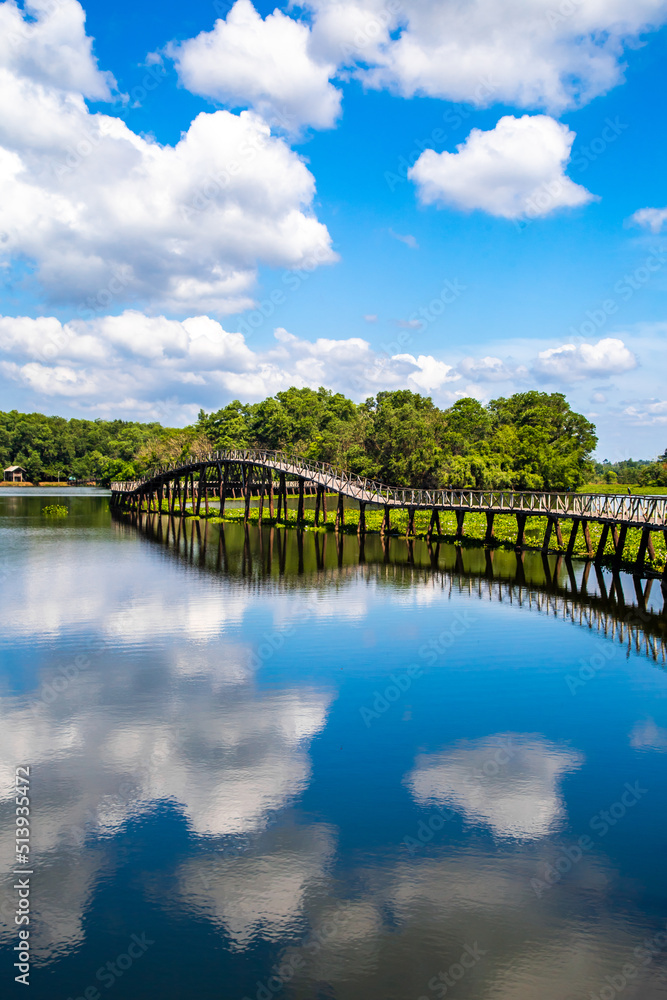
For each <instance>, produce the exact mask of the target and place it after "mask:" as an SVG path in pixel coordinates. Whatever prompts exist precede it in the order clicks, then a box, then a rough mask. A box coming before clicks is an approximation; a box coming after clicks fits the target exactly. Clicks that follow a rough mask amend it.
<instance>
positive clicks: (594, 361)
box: [533, 337, 637, 382]
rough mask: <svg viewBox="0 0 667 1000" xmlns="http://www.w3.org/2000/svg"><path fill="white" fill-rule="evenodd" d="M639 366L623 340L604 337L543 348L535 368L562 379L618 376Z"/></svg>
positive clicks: (543, 374)
mask: <svg viewBox="0 0 667 1000" xmlns="http://www.w3.org/2000/svg"><path fill="white" fill-rule="evenodd" d="M636 367H637V359H636V357H635V355H634V354H633V353H632V351H629V350H628V348H627V347H626V346H625V344H624V343H623V341H622V340H618V339H617V338H616V337H604V338H603V339H602V340H598V342H597V343H596V344H579V345H578V346H575V345H574V344H563V345H562V346H561V347H550V348H548V349H547V350H545V351H540V352H539V354H538V356H537V360H536V361H535V363H534V365H533V370H534V371H535V372H536V373H537V374H538V375H540V376H542V377H546V378H555V379H558V380H559V381H565V382H567V381H574V380H577V379H582V378H600V377H604V376H607V377H609V376H611V375H619V374H622V373H623V372H629V371H632V369H633V368H636Z"/></svg>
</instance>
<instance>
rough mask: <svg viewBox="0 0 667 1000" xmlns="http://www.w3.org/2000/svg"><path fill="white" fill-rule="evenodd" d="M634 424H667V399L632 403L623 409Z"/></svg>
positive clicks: (624, 413)
mask: <svg viewBox="0 0 667 1000" xmlns="http://www.w3.org/2000/svg"><path fill="white" fill-rule="evenodd" d="M623 415H624V416H625V417H629V418H630V420H631V421H632V423H633V424H639V425H645V426H651V425H661V424H667V400H665V399H649V400H641V401H638V402H637V403H631V404H630V405H629V406H626V407H625V409H624V410H623Z"/></svg>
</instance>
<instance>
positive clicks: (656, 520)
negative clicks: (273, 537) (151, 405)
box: [111, 450, 667, 585]
mask: <svg viewBox="0 0 667 1000" xmlns="http://www.w3.org/2000/svg"><path fill="white" fill-rule="evenodd" d="M288 479H289V480H290V481H291V482H296V483H297V484H298V487H297V488H298V506H297V516H296V523H297V525H300V524H303V523H304V498H305V494H306V490H307V488H310V489H311V490H313V489H314V490H315V494H316V497H317V499H316V506H315V523H316V524H318V523H319V519H320V517H321V516H322V515H323V514H324V515H326V495H327V493H335V494H337V496H338V504H337V510H336V520H335V527H336V528H342V527H343V525H344V523H345V509H344V500H345V498H346V497H347V498H349V499H351V500H355V501H356V502H357V503H358V504H359V522H358V531H359V533H360V534H363V533H364V532H365V531H366V507H367V505H368V504H373V505H377V506H380V507H382V508H383V510H384V516H383V520H382V527H381V529H380V530H381V532H382V533H386V532H388V531H389V530H390V529H391V514H392V511H395V510H407V512H408V528H407V534H408V535H413V534H414V531H415V528H414V518H415V513H416V512H417V511H418V510H426V511H430V513H431V519H430V524H429V529H428V536H429V537H431V536H432V535H433V534H438V535H439V534H440V533H441V532H440V514H441V513H444V512H453V513H454V514H455V515H456V523H457V532H456V534H457V537H462V536H463V534H464V522H465V516H466V514H467V513H483V514H485V515H486V537H485V541H486V542H487V543H489V544H491V543H492V542H493V538H494V527H493V525H494V518H495V516H496V515H497V514H511V515H514V516H515V517H516V522H517V535H516V547H517V548H523V547H524V545H525V529H526V519H527V518H528V517H544V518H545V519H546V526H545V532H544V539H543V543H542V551H544V552H547V551H548V550H549V542H550V540H551V535H552V533H554V532H555V534H556V539H557V541H558V544H559V546H560V547H562V546H563V538H562V533H561V526H560V522H561V520H563V519H565V520H570V521H572V522H573V526H572V530H571V532H570V537H569V540H568V545H567V555H572V552H573V549H574V544H575V541H576V538H577V533H578V531H579V529H580V528H581V530H582V532H583V537H584V541H585V545H586V552H587V554H588V556H589V557H590V558H594V557H595V558H596V559H597V560H598V561H599V560H601V558H602V556H603V554H604V551H605V547H606V545H607V542H608V539H609V537H610V535H611V538H612V540H613V547H614V557H613V562H614V568H617V567H619V566H620V565H621V563H622V561H623V550H624V547H625V541H626V535H627V531H628V529H629V528H638V529H640V530H641V532H642V534H641V541H640V544H639V550H638V553H637V558H636V560H635V564H634V568H635V572H637V573H642V572H643V571H644V564H645V560H646V555H647V553H648V555H649V557H650V558H653V557H654V547H653V541H652V534H653V532H656V531H657V532H662V533H663V534H664V533H665V532H666V531H667V497H653V496H625V495H616V496H614V495H605V494H583V493H541V492H531V491H512V490H468V489H464V490H455V489H434V490H423V489H410V488H403V487H390V486H385V485H383V484H382V483H378V482H375V481H373V480H371V479H365V478H363V477H362V476H357V475H355V474H354V473H350V472H344V471H343V470H341V469H336V468H334V467H333V466H331V465H328V464H327V463H325V462H313V461H308V460H306V459H302V458H297V457H293V456H290V455H287V454H285V453H283V452H279V451H262V450H231V451H216V452H213V453H211V454H208V455H205V456H200V457H195V456H192V457H191V458H190V459H188V460H187V461H186V462H184V463H182V464H179V465H171V466H162V467H158V468H156V469H153V470H151V472H150V473H149V474H148V475H147V476H145V477H144V478H143V479H140V480H137V481H135V482H114V483H112V484H111V492H112V506H114V507H126V508H130V509H134V510H146V511H151V510H154V511H164V509H165V506H164V505H165V501H166V506H167V510H168V512H169V513H170V514H180V515H183V514H185V513H186V504H187V503H188V501H190V502H191V510H190V511H189V513H194V514H195V515H199V513H200V510H201V505H202V503H203V504H204V507H205V510H206V513H208V510H209V496H210V495H211V492H212V491H213V492H214V495H215V496H216V497H217V498H218V499H219V503H220V513H221V515H222V514H223V513H224V509H225V500H226V499H227V498H228V497H229V496H230V495H231V491H232V490H234V489H236V488H237V487H238V488H239V491H240V493H241V494H242V495H243V497H244V500H245V518H246V520H247V519H248V517H249V513H250V501H251V497H252V496H253V495H254V496H258V497H259V504H260V510H259V516H260V520H261V518H262V513H263V508H264V501H265V498H266V499H267V500H268V505H269V516H270V517H271V518H273V517H274V499H275V497H277V512H275V516H276V517H277V518H278V519H280V517H281V511H282V514H283V516H285V517H286V513H287V493H288V485H287V484H288ZM591 521H593V522H597V523H600V524H602V533H601V536H600V540H599V542H598V545H597V549H594V548H593V545H592V541H591V537H590V532H589V524H590V522H591ZM666 582H667V567H666V568H665V573H664V574H663V585H664V584H665V583H666Z"/></svg>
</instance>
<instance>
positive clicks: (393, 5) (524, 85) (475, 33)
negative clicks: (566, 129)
mask: <svg viewBox="0 0 667 1000" xmlns="http://www.w3.org/2000/svg"><path fill="white" fill-rule="evenodd" d="M308 6H309V7H310V8H311V10H313V11H314V13H315V15H316V21H315V26H314V29H313V42H314V43H315V44H316V45H317V47H318V51H320V52H321V53H322V54H323V55H326V56H327V57H328V58H331V59H335V60H336V61H337V62H339V63H341V64H344V65H347V66H351V67H356V69H355V70H354V72H356V74H357V75H358V76H359V77H360V78H361V79H362V80H363V81H364V83H365V84H366V85H367V86H370V87H376V88H389V89H391V90H394V91H396V92H398V93H399V94H402V95H403V96H405V97H412V96H414V95H415V94H422V95H427V96H430V97H441V98H446V99H447V100H452V101H465V102H472V103H474V104H478V105H483V104H490V103H506V104H513V105H517V106H518V107H523V108H545V109H546V110H550V111H554V112H561V111H562V110H563V109H564V108H567V107H573V106H577V105H580V104H583V103H585V102H586V101H590V100H591V99H592V98H593V97H595V96H597V95H599V94H604V93H606V92H607V91H608V90H609V89H610V88H611V87H614V86H615V85H616V84H617V83H619V82H621V81H622V79H623V68H624V67H623V61H622V59H623V50H624V47H625V46H626V45H628V44H630V45H631V44H633V43H634V42H635V40H636V39H637V38H638V37H639V36H640V34H641V33H642V32H644V31H648V30H652V29H654V28H656V27H659V26H660V25H661V24H663V23H664V21H665V17H666V16H667V4H666V3H665V0H638V2H636V3H633V4H632V5H629V4H627V3H624V2H623V0H599V2H595V3H576V2H575V3H572V4H569V5H567V11H566V12H565V13H561V12H560V11H561V8H562V7H563V6H564V5H562V4H559V3H558V2H557V0H556V2H554V0H533V2H531V3H530V4H525V3H517V2H516V0H469V2H466V3H460V2H457V0H400V2H399V0H308ZM390 33H391V34H390Z"/></svg>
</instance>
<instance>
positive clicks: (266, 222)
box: [0, 0, 335, 313]
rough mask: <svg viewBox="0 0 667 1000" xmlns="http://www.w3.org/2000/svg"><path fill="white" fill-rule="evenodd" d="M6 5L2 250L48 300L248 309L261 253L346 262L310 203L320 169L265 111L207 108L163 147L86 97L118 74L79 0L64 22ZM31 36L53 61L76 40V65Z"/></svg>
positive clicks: (0, 135) (1, 64) (268, 259)
mask: <svg viewBox="0 0 667 1000" xmlns="http://www.w3.org/2000/svg"><path fill="white" fill-rule="evenodd" d="M0 10H1V11H2V16H3V18H4V19H5V20H7V19H8V18H10V19H13V21H12V24H13V26H14V28H15V29H16V31H17V32H18V34H17V35H16V38H15V39H14V40H13V41H11V42H9V41H7V40H5V44H3V45H0V97H1V99H2V107H3V113H2V116H0V185H1V187H2V191H3V197H2V202H1V203H0V233H2V237H3V238H2V242H1V243H0V255H1V258H2V259H3V260H4V263H5V265H6V266H7V265H9V264H11V263H12V262H13V261H15V260H17V259H21V260H27V261H29V262H31V264H32V265H33V268H34V271H35V275H34V276H35V279H36V280H37V281H38V282H39V283H40V285H41V287H42V290H43V292H44V294H45V295H46V298H47V300H50V301H54V302H56V301H57V302H63V303H65V302H67V303H74V304H77V305H79V306H80V309H81V311H82V313H83V311H84V310H85V309H89V310H91V311H95V310H100V309H105V310H106V309H107V308H108V307H109V306H110V305H111V304H113V305H114V306H116V307H117V306H118V305H119V304H122V303H128V302H129V303H136V304H139V303H142V304H144V303H145V304H146V305H147V306H148V307H149V308H153V307H154V308H157V307H162V308H165V309H170V310H173V311H177V312H183V311H186V310H189V311H199V312H204V311H208V312H221V313H224V312H229V311H239V310H241V309H244V308H246V307H248V306H249V305H251V304H252V298H251V294H250V293H251V289H252V285H253V283H254V280H255V274H256V268H257V266H258V264H259V263H261V262H264V263H266V264H269V265H273V266H279V267H285V268H294V267H299V266H304V265H307V266H309V267H315V266H317V264H319V263H327V262H331V261H333V260H334V259H335V254H334V253H333V252H332V250H331V241H330V237H329V234H328V232H327V230H326V228H325V226H323V225H322V224H321V223H319V222H318V221H317V219H316V218H315V216H314V214H313V211H312V201H313V196H314V193H315V181H314V178H313V176H312V174H311V173H310V172H309V170H308V169H307V167H306V166H305V164H304V162H303V161H302V160H301V159H300V158H299V157H298V156H297V155H296V153H294V151H293V150H291V149H290V148H289V146H288V145H287V144H286V142H285V141H284V140H283V139H281V138H279V137H276V136H272V135H271V130H270V128H269V126H268V125H267V124H266V123H265V122H264V121H263V120H262V119H261V118H260V117H258V116H257V115H256V114H254V113H252V112H249V111H245V112H242V113H241V114H238V115H236V114H231V113H230V112H228V111H217V112H215V113H213V114H200V115H198V116H197V118H196V119H195V120H194V121H193V122H192V124H191V125H190V128H189V129H188V130H187V132H185V134H184V135H183V136H182V138H181V140H180V141H179V142H178V143H177V144H176V145H175V146H164V145H161V144H159V143H158V142H156V141H154V140H152V139H150V138H144V137H142V136H139V135H137V134H135V133H134V132H132V131H131V130H130V129H129V128H128V127H127V126H126V125H125V123H124V122H123V121H122V120H120V119H119V118H115V117H112V116H108V115H103V114H97V113H96V114H91V113H90V112H89V111H88V109H87V107H86V104H85V102H84V99H83V96H84V95H86V96H96V97H97V98H103V97H105V96H108V93H109V81H108V80H107V79H106V78H105V77H104V75H103V74H100V73H99V71H97V69H96V67H95V65H94V63H93V62H92V59H91V56H90V39H87V38H86V36H85V34H84V33H83V12H82V10H81V8H80V6H79V4H78V3H76V2H75V0H66V2H64V4H62V5H59V6H58V8H57V11H61V12H62V11H65V12H69V17H68V18H67V19H64V20H63V16H62V13H61V14H60V15H58V16H57V15H56V14H48V13H45V10H46V5H44V8H42V6H41V5H40V6H37V7H36V8H35V16H36V18H37V20H36V21H35V22H30V23H28V22H26V21H25V20H24V19H23V17H22V16H21V14H20V12H18V10H17V9H16V8H14V7H13V6H11V5H9V7H8V6H7V5H6V4H5V5H2V7H1V8H0ZM49 10H50V6H49ZM7 11H9V14H8V13H7ZM54 19H55V20H56V22H57V23H56V26H55V27H54V26H53V23H52V22H53V21H54ZM56 27H57V29H58V30H57V32H56ZM47 29H48V31H47ZM21 32H22V33H21ZM40 32H41V34H40ZM49 32H50V33H49ZM43 36H44V37H43ZM44 38H46V41H45V40H44ZM35 39H37V41H36V42H35ZM40 39H41V40H40ZM47 42H48V44H47ZM33 43H35V45H36V49H35V51H36V52H37V55H40V53H41V57H43V59H44V61H45V64H46V63H47V62H48V58H49V52H50V50H51V48H52V47H54V46H55V47H56V48H57V47H58V46H63V47H64V49H65V50H67V43H69V46H70V48H71V49H72V52H73V53H74V54H73V55H72V69H71V72H70V73H69V75H68V74H67V73H64V72H63V75H62V80H60V78H59V76H58V75H57V74H55V78H53V79H52V77H54V74H53V73H52V72H51V71H50V70H49V71H48V72H47V71H46V70H41V69H40V67H39V66H38V65H34V61H35V57H34V53H33V52H32V45H33ZM76 53H78V57H79V58H78V60H77V58H75V54H76ZM77 88H78V89H77Z"/></svg>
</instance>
